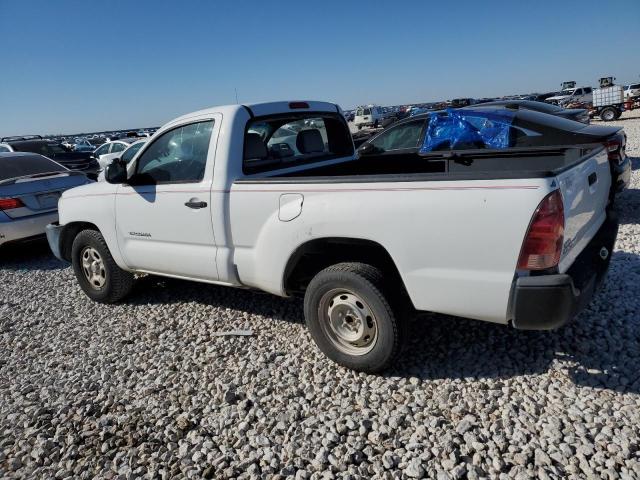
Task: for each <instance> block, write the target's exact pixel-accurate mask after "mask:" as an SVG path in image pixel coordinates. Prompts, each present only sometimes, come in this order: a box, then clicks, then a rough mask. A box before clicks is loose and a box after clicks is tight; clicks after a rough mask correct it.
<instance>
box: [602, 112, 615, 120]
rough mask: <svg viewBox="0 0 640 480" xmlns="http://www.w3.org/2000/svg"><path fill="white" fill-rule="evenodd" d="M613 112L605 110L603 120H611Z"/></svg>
mask: <svg viewBox="0 0 640 480" xmlns="http://www.w3.org/2000/svg"><path fill="white" fill-rule="evenodd" d="M613 116H614V115H613V112H612V111H611V110H607V111H606V112H604V119H605V120H613Z"/></svg>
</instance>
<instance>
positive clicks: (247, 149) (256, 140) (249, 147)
mask: <svg viewBox="0 0 640 480" xmlns="http://www.w3.org/2000/svg"><path fill="white" fill-rule="evenodd" d="M268 156H269V152H268V151H267V146H266V145H265V144H264V142H263V141H262V137H261V136H260V135H259V134H257V133H247V135H246V136H245V137H244V159H245V160H262V159H263V158H267V157H268Z"/></svg>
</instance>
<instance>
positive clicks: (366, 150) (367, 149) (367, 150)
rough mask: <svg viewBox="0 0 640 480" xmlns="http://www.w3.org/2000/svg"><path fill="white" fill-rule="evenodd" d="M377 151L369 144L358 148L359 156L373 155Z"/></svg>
mask: <svg viewBox="0 0 640 480" xmlns="http://www.w3.org/2000/svg"><path fill="white" fill-rule="evenodd" d="M377 151H378V148H377V147H375V146H373V144H371V143H363V144H362V145H361V146H360V148H358V153H359V154H360V155H371V154H373V153H376V152H377Z"/></svg>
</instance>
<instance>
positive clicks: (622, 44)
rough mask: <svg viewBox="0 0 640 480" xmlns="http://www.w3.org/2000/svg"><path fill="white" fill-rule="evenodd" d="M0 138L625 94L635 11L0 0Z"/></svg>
mask: <svg viewBox="0 0 640 480" xmlns="http://www.w3.org/2000/svg"><path fill="white" fill-rule="evenodd" d="M0 51H1V55H0V58H1V63H0V65H1V66H0V135H14V134H27V133H64V132H68V133H74V132H81V131H96V130H104V129H116V128H133V127H139V126H155V125H160V124H162V123H164V122H166V121H168V120H170V119H171V118H173V117H175V116H177V115H181V114H183V113H186V112H189V111H192V110H196V109H200V108H204V107H207V106H212V105H219V104H227V103H235V93H234V89H237V91H238V98H239V100H240V102H242V103H251V102H256V101H269V100H276V99H319V100H329V101H334V102H337V103H339V104H340V105H342V106H343V108H349V107H353V106H355V105H358V104H363V103H378V104H382V105H389V104H399V103H413V102H423V101H432V100H439V99H447V98H454V97H467V96H468V97H483V96H496V95H502V94H511V93H525V92H530V91H549V90H555V89H557V88H558V87H559V85H560V82H562V81H563V80H576V81H578V83H580V84H595V83H596V81H597V79H598V78H599V77H601V76H605V75H613V76H615V77H617V79H618V81H619V82H620V83H621V82H630V81H636V82H637V81H640V0H606V1H605V0H599V1H593V0H581V1H573V0H566V1H562V2H557V1H548V2H547V1H537V2H520V1H515V0H511V1H491V0H486V1H478V0H468V1H467V0H455V1H440V2H437V1H402V0H396V1H393V2H390V1H373V0H372V1H355V0H354V1H347V0H336V1H333V0H321V1H288V0H283V1H278V0H276V1H272V2H265V1H238V0H236V1H215V2H214V1H211V2H209V1H195V0H194V1H192V0H175V1H162V0H158V1H142V0H137V1H124V0H123V1H101V2H97V1H75V0H68V1H67V0H58V1H45V0H43V1H32V0H0Z"/></svg>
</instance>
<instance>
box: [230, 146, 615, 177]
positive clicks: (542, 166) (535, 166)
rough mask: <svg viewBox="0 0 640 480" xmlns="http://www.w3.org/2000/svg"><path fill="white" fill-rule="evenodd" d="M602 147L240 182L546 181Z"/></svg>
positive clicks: (333, 169) (395, 161)
mask: <svg viewBox="0 0 640 480" xmlns="http://www.w3.org/2000/svg"><path fill="white" fill-rule="evenodd" d="M601 148H602V147H601V146H600V145H593V144H591V145H579V146H574V147H559V148H548V147H544V148H535V147H533V148H532V147H527V148H521V149H509V151H508V152H507V151H505V152H496V151H492V152H486V151H483V150H473V151H465V152H464V154H462V155H459V156H451V155H449V154H448V152H447V154H441V153H430V154H426V155H424V154H418V153H402V154H398V155H381V156H365V157H360V158H358V159H354V160H348V161H343V162H332V163H331V164H324V165H322V166H307V167H299V168H297V169H295V170H285V171H284V172H281V173H275V174H273V175H269V176H268V177H267V176H265V177H260V178H256V177H250V178H247V179H244V180H239V181H240V182H256V181H259V182H277V183H289V182H292V183H295V182H300V183H307V182H318V181H323V182H330V181H334V182H335V181H344V182H371V181H385V182H388V181H431V180H475V179H513V178H544V177H551V176H555V175H558V174H560V173H562V172H563V171H565V170H567V169H570V168H571V167H573V166H575V165H576V164H578V163H579V162H581V161H583V160H585V159H586V158H588V157H589V156H591V155H593V154H595V153H597V152H598V151H600V150H601Z"/></svg>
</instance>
